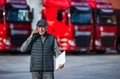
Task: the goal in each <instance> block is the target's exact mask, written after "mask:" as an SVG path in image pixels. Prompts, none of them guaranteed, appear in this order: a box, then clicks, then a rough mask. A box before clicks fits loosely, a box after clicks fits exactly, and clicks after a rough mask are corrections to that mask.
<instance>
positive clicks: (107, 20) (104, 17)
mask: <svg viewBox="0 0 120 79" xmlns="http://www.w3.org/2000/svg"><path fill="white" fill-rule="evenodd" d="M96 23H97V25H116V24H117V22H116V18H115V15H114V14H109V13H102V14H100V13H97V14H96Z"/></svg>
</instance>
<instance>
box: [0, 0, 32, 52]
mask: <svg viewBox="0 0 120 79" xmlns="http://www.w3.org/2000/svg"><path fill="white" fill-rule="evenodd" d="M31 21H32V12H31V11H30V7H29V6H28V5H27V4H26V0H1V1H0V51H15V50H17V51H20V46H21V44H22V43H23V42H24V41H25V40H26V39H27V37H28V36H29V34H30V32H31V30H32V28H31Z"/></svg>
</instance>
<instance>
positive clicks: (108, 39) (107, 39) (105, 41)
mask: <svg viewBox="0 0 120 79" xmlns="http://www.w3.org/2000/svg"><path fill="white" fill-rule="evenodd" d="M114 39H115V38H114V36H103V37H101V42H102V45H103V46H106V47H108V46H112V45H113V44H114Z"/></svg>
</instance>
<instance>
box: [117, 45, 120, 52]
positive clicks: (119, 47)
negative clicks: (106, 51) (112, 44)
mask: <svg viewBox="0 0 120 79" xmlns="http://www.w3.org/2000/svg"><path fill="white" fill-rule="evenodd" d="M117 53H120V43H119V44H118V45H117Z"/></svg>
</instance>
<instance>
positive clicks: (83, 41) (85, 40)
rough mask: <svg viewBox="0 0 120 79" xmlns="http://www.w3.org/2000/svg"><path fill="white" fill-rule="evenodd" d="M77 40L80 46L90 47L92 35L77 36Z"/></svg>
mask: <svg viewBox="0 0 120 79" xmlns="http://www.w3.org/2000/svg"><path fill="white" fill-rule="evenodd" d="M75 40H76V45H77V46H78V47H88V46H89V44H90V36H77V37H76V38H75Z"/></svg>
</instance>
